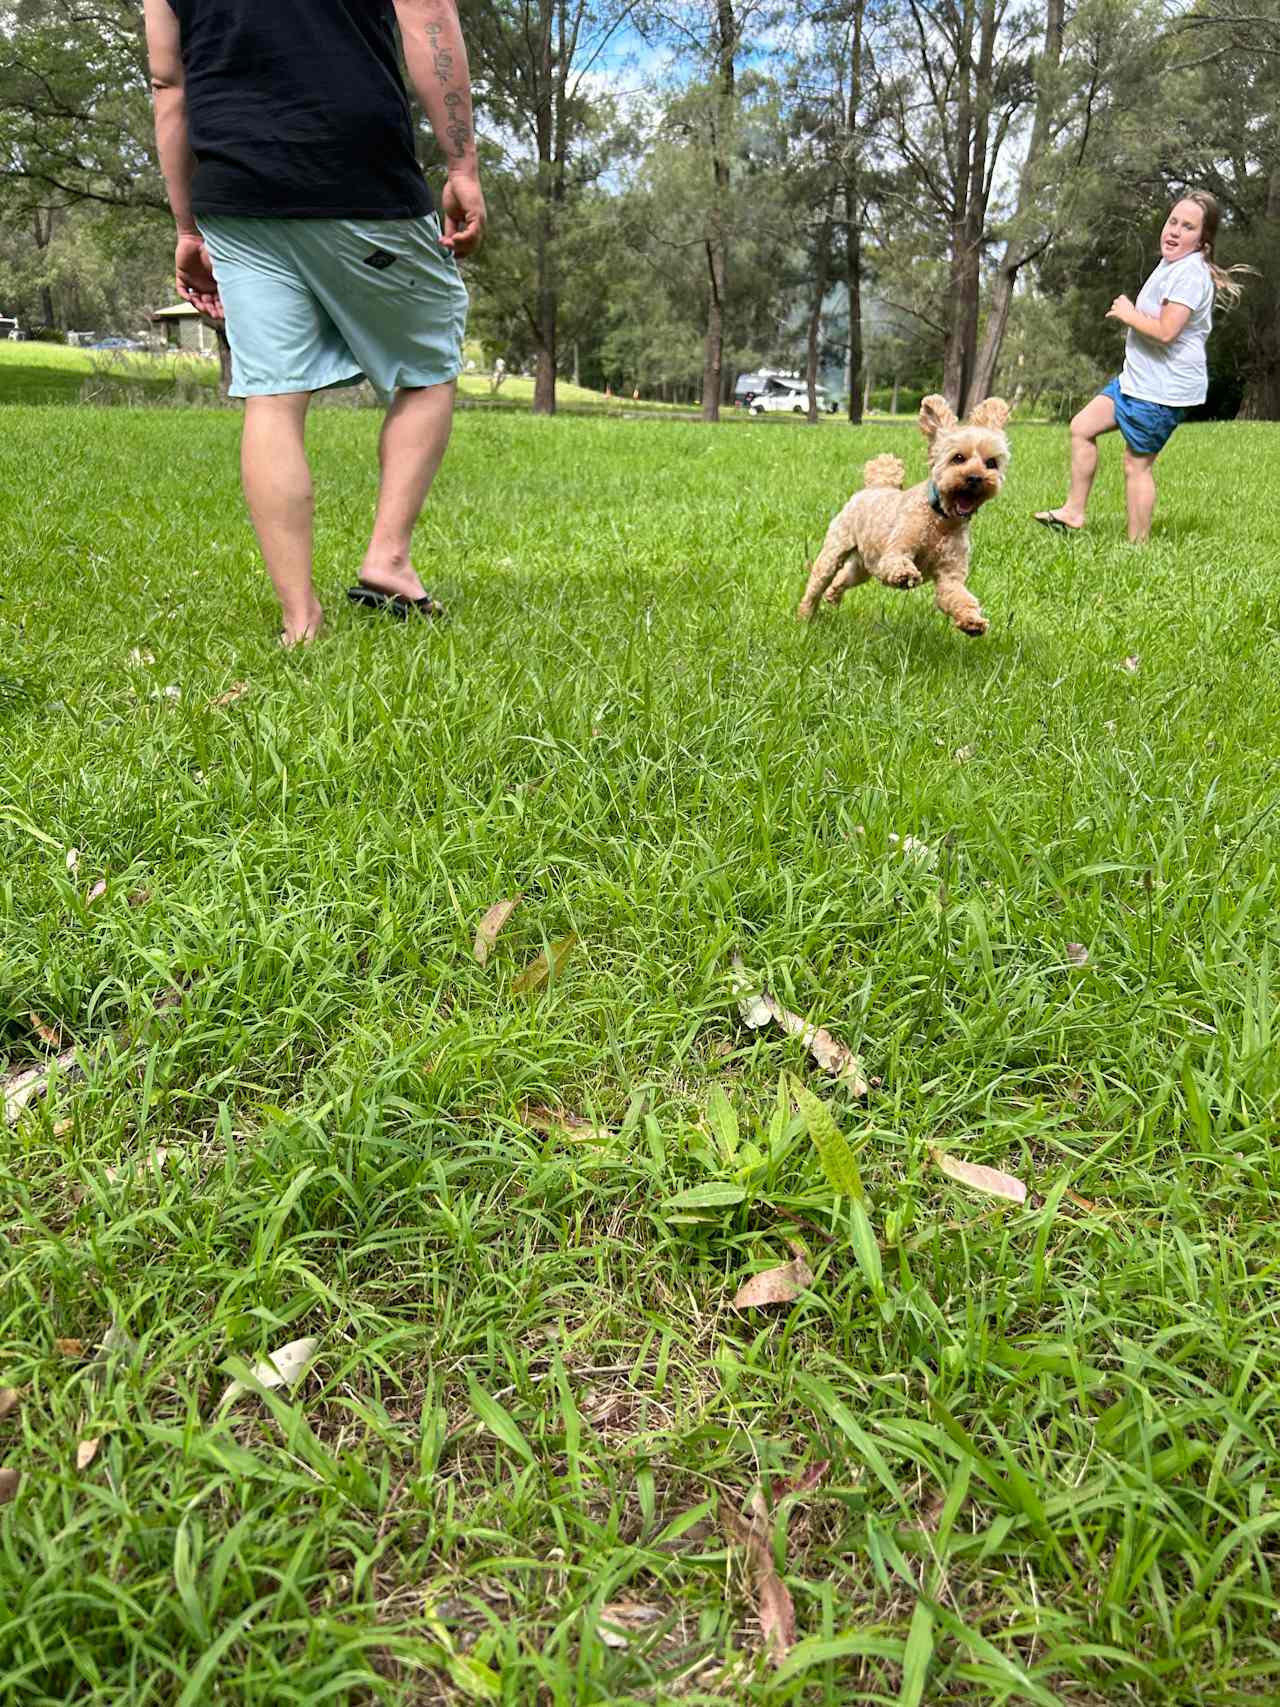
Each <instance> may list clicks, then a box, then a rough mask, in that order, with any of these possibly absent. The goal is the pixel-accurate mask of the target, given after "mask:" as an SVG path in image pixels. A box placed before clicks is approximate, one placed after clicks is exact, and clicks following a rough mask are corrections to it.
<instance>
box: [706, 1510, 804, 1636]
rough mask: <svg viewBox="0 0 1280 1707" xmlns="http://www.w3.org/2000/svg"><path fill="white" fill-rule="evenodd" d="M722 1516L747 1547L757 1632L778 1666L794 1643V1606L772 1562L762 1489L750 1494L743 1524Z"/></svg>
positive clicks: (731, 1516) (733, 1535)
mask: <svg viewBox="0 0 1280 1707" xmlns="http://www.w3.org/2000/svg"><path fill="white" fill-rule="evenodd" d="M721 1517H722V1519H723V1521H724V1527H725V1528H726V1530H727V1531H728V1533H729V1537H730V1539H731V1540H733V1541H736V1542H737V1543H738V1544H739V1546H742V1547H745V1548H746V1550H747V1557H748V1559H750V1561H751V1576H752V1581H753V1584H754V1587H755V1594H756V1616H757V1618H758V1619H759V1620H760V1634H761V1635H762V1636H763V1637H764V1643H765V1647H766V1649H767V1650H768V1653H769V1658H770V1660H771V1661H772V1662H773V1664H774V1665H775V1666H780V1665H781V1664H782V1663H783V1661H784V1660H785V1659H786V1658H787V1655H788V1654H789V1653H790V1652H791V1649H792V1647H793V1646H794V1645H795V1639H796V1609H795V1604H794V1602H793V1601H792V1599H791V1594H790V1592H789V1590H788V1588H787V1585H786V1584H785V1583H784V1582H783V1580H782V1578H781V1577H780V1576H779V1575H778V1572H777V1567H776V1566H775V1565H774V1562H773V1542H772V1522H771V1519H770V1516H769V1509H768V1507H767V1505H766V1504H765V1500H764V1494H763V1492H762V1491H761V1490H760V1489H759V1488H757V1489H756V1492H755V1494H754V1495H753V1496H752V1500H751V1522H750V1523H744V1522H743V1520H742V1519H741V1518H740V1517H739V1516H738V1515H737V1513H736V1512H730V1511H727V1510H724V1509H723V1508H722V1510H721Z"/></svg>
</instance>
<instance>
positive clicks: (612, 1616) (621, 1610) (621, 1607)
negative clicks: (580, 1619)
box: [597, 1600, 663, 1648]
mask: <svg viewBox="0 0 1280 1707" xmlns="http://www.w3.org/2000/svg"><path fill="white" fill-rule="evenodd" d="M662 1618H663V1612H662V1609H661V1608H660V1607H657V1606H642V1605H641V1604H640V1602H639V1601H636V1600H611V1601H610V1602H609V1604H608V1605H607V1606H602V1607H601V1608H600V1619H599V1623H598V1625H597V1630H598V1632H599V1636H600V1640H601V1641H602V1642H603V1643H604V1645H605V1647H606V1648H626V1647H629V1646H630V1645H631V1642H632V1640H633V1639H634V1637H636V1636H637V1635H639V1634H641V1633H643V1632H644V1631H645V1630H647V1629H649V1627H650V1626H651V1625H654V1624H660V1623H661V1622H662Z"/></svg>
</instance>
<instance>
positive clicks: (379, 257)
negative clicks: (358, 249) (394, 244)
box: [364, 249, 396, 273]
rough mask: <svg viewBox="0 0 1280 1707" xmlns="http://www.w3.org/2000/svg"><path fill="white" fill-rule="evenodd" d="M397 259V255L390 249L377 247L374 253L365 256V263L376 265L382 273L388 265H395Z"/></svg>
mask: <svg viewBox="0 0 1280 1707" xmlns="http://www.w3.org/2000/svg"><path fill="white" fill-rule="evenodd" d="M395 259H396V258H395V256H394V255H393V254H392V253H391V252H390V250H388V249H375V250H374V251H373V254H372V255H366V256H365V258H364V264H365V266H366V267H376V268H377V269H378V271H379V272H380V273H381V272H385V271H386V269H387V268H388V267H391V266H394V265H395Z"/></svg>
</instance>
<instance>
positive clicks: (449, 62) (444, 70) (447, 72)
mask: <svg viewBox="0 0 1280 1707" xmlns="http://www.w3.org/2000/svg"><path fill="white" fill-rule="evenodd" d="M425 30H426V37H427V40H428V42H430V44H431V64H432V67H433V69H434V71H435V74H436V76H437V78H438V79H439V80H440V82H441V83H448V82H449V81H450V80H451V79H452V77H453V55H452V54H451V53H450V52H449V50H448V48H447V47H441V46H440V25H439V24H427V25H426V26H425Z"/></svg>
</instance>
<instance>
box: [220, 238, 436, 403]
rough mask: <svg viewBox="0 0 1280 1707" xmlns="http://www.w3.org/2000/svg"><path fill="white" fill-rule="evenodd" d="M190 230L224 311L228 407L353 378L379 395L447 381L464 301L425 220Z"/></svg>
mask: <svg viewBox="0 0 1280 1707" xmlns="http://www.w3.org/2000/svg"><path fill="white" fill-rule="evenodd" d="M199 225H200V230H201V232H202V233H203V235H204V240H205V243H206V245H207V246H208V250H209V255H210V258H211V260H212V261H213V274H214V277H215V278H216V279H217V281H218V292H219V294H220V296H221V297H222V305H223V308H224V309H225V310H226V316H227V341H228V343H229V344H230V345H231V395H232V396H233V397H272V396H278V395H280V394H281V393H282V392H291V391H324V390H326V389H327V388H328V387H330V386H334V385H355V384H357V383H358V382H359V381H360V380H361V379H362V378H365V379H368V380H369V381H370V382H371V383H372V385H373V386H374V388H375V389H376V390H377V391H380V392H382V393H383V394H384V395H386V394H389V393H391V392H393V391H397V390H399V389H400V387H401V386H426V385H442V384H444V383H445V382H446V381H448V380H451V379H456V378H457V376H458V373H459V372H460V371H461V368H462V338H463V334H464V332H465V331H466V325H467V306H468V304H467V293H466V289H465V288H464V286H463V283H462V280H461V278H460V277H459V276H458V264H457V262H456V261H455V260H454V258H453V256H452V255H451V254H450V253H449V251H448V250H447V249H446V248H444V247H443V246H442V244H441V242H440V222H439V220H438V218H437V217H436V215H435V214H434V213H433V214H429V215H427V216H426V217H425V218H421V219H251V218H247V217H240V216H237V217H234V218H233V217H230V216H228V215H222V214H219V215H217V216H212V215H209V216H206V217H205V218H203V219H201V220H200V221H199Z"/></svg>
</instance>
